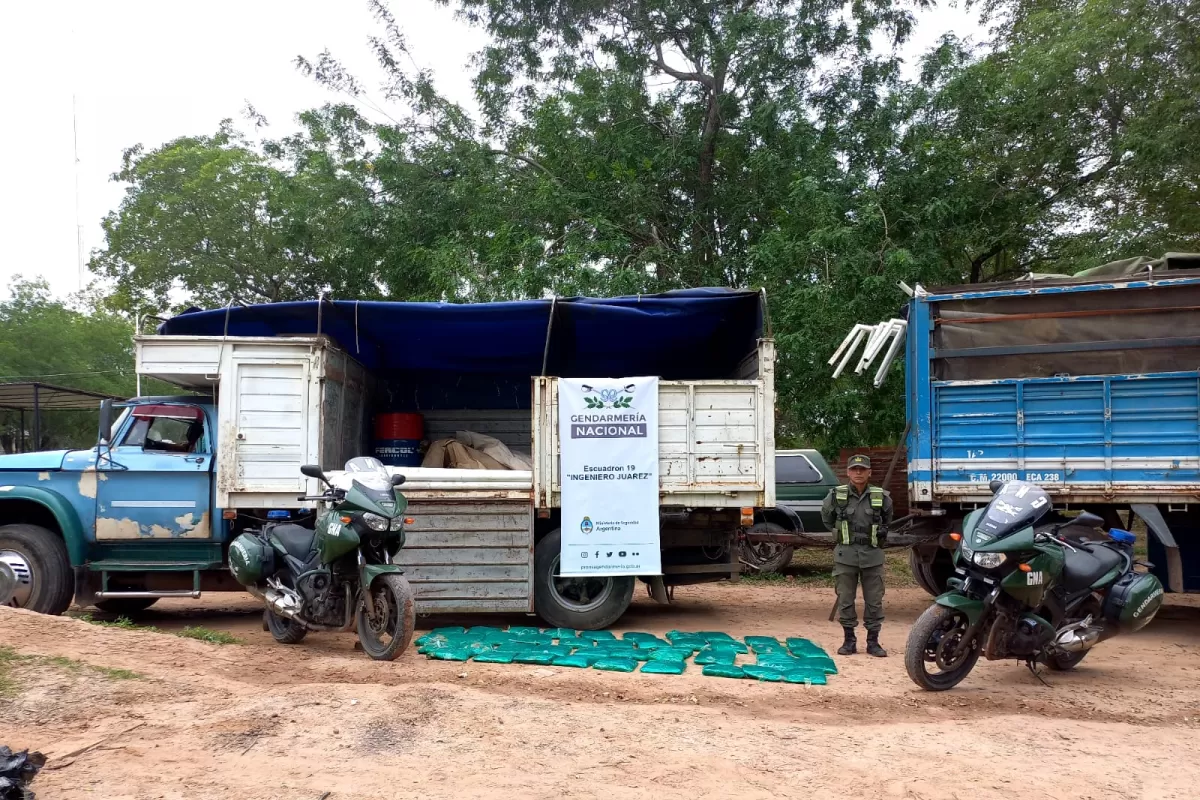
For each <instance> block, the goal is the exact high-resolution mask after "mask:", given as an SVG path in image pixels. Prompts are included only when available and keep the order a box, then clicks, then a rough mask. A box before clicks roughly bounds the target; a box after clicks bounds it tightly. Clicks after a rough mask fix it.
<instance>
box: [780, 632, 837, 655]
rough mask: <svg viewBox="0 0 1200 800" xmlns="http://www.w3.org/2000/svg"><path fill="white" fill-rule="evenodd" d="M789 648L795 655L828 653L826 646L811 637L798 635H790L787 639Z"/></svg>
mask: <svg viewBox="0 0 1200 800" xmlns="http://www.w3.org/2000/svg"><path fill="white" fill-rule="evenodd" d="M787 649H788V650H790V651H791V652H792V655H794V656H823V655H827V654H826V652H825V650H824V648H822V647H821V646H820V645H819V644H817V643H816V642H813V641H812V640H810V639H801V638H799V637H797V636H789V637H788V640H787Z"/></svg>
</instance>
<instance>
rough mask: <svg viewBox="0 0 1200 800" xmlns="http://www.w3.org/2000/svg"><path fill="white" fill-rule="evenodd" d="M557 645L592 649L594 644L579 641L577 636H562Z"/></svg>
mask: <svg viewBox="0 0 1200 800" xmlns="http://www.w3.org/2000/svg"><path fill="white" fill-rule="evenodd" d="M558 643H559V644H560V645H561V646H563V647H592V646H594V645H595V644H596V643H595V642H594V641H592V640H591V639H581V638H580V637H578V636H564V637H563V638H561V639H559V640H558Z"/></svg>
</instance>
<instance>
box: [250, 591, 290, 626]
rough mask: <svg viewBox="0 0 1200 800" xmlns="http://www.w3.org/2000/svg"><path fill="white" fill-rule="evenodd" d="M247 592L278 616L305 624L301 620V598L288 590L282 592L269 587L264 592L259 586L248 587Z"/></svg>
mask: <svg viewBox="0 0 1200 800" xmlns="http://www.w3.org/2000/svg"><path fill="white" fill-rule="evenodd" d="M246 591H248V592H249V593H250V594H252V595H254V596H255V597H257V598H258V599H259V600H262V601H263V602H264V603H266V604H267V608H269V609H271V610H272V611H273V612H275V613H276V614H277V615H279V616H281V617H285V618H286V619H292V620H297V621H299V622H303V620H301V619H300V609H301V606H302V603H301V602H300V597H299V596H298V595H296V594H295V593H294V592H291V591H289V590H287V589H283V590H282V591H280V590H279V589H276V588H275V587H268V588H267V589H266V591H263V590H262V589H260V588H259V587H257V586H247V587H246Z"/></svg>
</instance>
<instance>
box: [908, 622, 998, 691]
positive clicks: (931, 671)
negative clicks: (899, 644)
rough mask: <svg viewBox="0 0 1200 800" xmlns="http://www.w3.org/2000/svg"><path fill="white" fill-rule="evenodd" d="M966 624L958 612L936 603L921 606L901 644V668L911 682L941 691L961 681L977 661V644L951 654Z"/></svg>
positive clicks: (925, 688) (967, 625) (924, 687)
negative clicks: (905, 640)
mask: <svg viewBox="0 0 1200 800" xmlns="http://www.w3.org/2000/svg"><path fill="white" fill-rule="evenodd" d="M969 627H970V622H969V621H968V619H967V615H966V614H965V613H963V612H962V611H958V610H956V609H953V608H947V607H946V606H939V605H932V606H930V607H929V608H927V609H925V613H924V614H922V615H921V616H920V617H918V618H917V621H916V624H914V625H913V626H912V630H911V631H910V632H909V634H908V643H907V644H906V645H905V647H904V668H905V669H906V670H908V677H910V678H912V680H913V683H915V684H917V686H920V687H921V688H922V689H924V690H925V691H928V692H944V691H946V690H947V689H953V688H954V687H955V686H957V685H958V684H960V683H962V681H963V679H964V678H966V677H967V675H968V674H970V672H971V670H972V669H974V668H975V662H976V661H978V660H979V651H980V648H979V647H978V645H977V644H976V645H975V646H972V647H969V648H968V649H967V651H966V652H965V653H963V654H961V655H959V656H957V657H955V656H954V652H955V650H956V649H957V648H958V644H959V642H961V641H962V637H963V636H964V635H965V634H966V632H967V628H969Z"/></svg>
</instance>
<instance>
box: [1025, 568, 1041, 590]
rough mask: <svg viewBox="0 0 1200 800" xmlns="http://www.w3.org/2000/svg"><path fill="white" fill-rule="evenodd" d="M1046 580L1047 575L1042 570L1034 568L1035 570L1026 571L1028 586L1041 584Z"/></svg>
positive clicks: (1026, 583)
mask: <svg viewBox="0 0 1200 800" xmlns="http://www.w3.org/2000/svg"><path fill="white" fill-rule="evenodd" d="M1045 582H1046V576H1045V574H1044V573H1043V572H1042V571H1041V570H1034V571H1033V572H1026V573H1025V585H1026V586H1041V585H1042V584H1043V583H1045Z"/></svg>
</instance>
